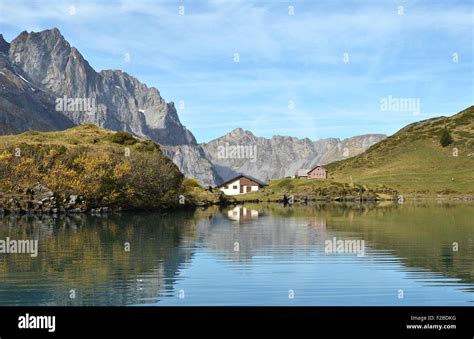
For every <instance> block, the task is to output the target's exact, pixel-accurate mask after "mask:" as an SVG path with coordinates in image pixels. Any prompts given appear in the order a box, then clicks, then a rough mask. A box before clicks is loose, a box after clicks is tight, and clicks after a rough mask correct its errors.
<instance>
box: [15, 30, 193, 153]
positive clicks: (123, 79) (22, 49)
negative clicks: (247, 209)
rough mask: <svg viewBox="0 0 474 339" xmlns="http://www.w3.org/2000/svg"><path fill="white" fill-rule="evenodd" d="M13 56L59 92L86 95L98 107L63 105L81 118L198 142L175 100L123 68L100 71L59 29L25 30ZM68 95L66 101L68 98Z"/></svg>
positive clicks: (39, 82) (166, 140)
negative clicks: (143, 82)
mask: <svg viewBox="0 0 474 339" xmlns="http://www.w3.org/2000/svg"><path fill="white" fill-rule="evenodd" d="M9 57H10V60H15V63H16V64H17V65H18V67H19V68H20V69H21V70H22V72H23V73H24V74H25V76H26V79H27V80H28V81H30V82H31V83H33V84H35V85H36V86H39V87H40V88H42V89H43V90H44V91H46V92H48V93H50V94H51V95H52V96H53V97H54V98H55V100H56V99H57V98H66V100H67V99H73V100H76V99H85V100H89V101H88V102H89V103H94V104H93V105H89V106H91V107H92V106H94V107H93V109H84V107H79V108H80V109H78V107H74V106H72V109H71V107H67V108H64V107H61V108H60V111H61V112H62V114H64V115H65V116H66V117H68V118H69V119H70V120H71V121H73V122H74V123H75V124H85V123H91V124H95V125H98V126H100V127H104V128H108V129H111V130H115V131H127V132H130V133H133V134H136V135H138V136H148V137H150V138H151V139H153V140H155V141H157V142H159V143H161V144H165V145H180V144H196V140H195V139H194V136H193V135H192V133H191V132H189V131H188V130H187V129H186V128H185V127H184V126H183V125H181V122H180V121H179V118H178V115H177V113H176V109H175V107H174V105H173V104H172V103H166V102H165V101H164V100H163V98H162V97H161V96H160V93H159V91H158V90H157V89H156V88H153V87H151V88H148V87H147V86H146V85H145V84H142V83H141V82H140V81H138V80H137V79H136V78H134V77H132V76H130V75H128V74H127V73H125V72H122V71H112V70H106V71H102V72H100V73H97V72H96V71H95V70H94V69H93V68H92V67H91V66H90V65H89V63H88V62H87V61H86V60H85V59H84V58H83V56H82V55H81V54H80V53H79V51H78V50H77V49H76V48H74V47H71V46H70V44H69V43H68V42H67V41H66V40H65V39H64V37H63V36H62V35H61V33H60V32H59V30H58V29H56V28H54V29H50V30H45V31H42V32H38V33H35V32H32V33H27V32H22V33H21V34H20V35H19V36H18V37H17V38H15V39H14V40H13V41H12V42H11V44H10V47H9ZM66 100H64V101H66Z"/></svg>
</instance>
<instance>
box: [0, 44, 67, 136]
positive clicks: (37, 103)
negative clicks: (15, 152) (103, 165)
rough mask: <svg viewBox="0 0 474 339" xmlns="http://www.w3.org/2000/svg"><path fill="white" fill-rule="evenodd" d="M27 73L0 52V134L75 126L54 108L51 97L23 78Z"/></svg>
mask: <svg viewBox="0 0 474 339" xmlns="http://www.w3.org/2000/svg"><path fill="white" fill-rule="evenodd" d="M25 77H26V75H25V74H24V73H23V72H22V71H21V69H19V68H18V67H16V66H15V65H14V64H13V63H12V62H11V61H10V59H9V58H8V56H7V55H6V54H4V53H1V52H0V134H18V133H22V132H25V131H29V130H40V131H53V130H61V129H66V128H70V127H73V126H74V123H73V122H72V121H71V120H70V119H69V118H67V117H66V116H64V115H63V114H61V113H58V112H56V111H55V109H54V98H53V97H52V96H51V95H50V94H49V93H47V92H44V91H43V90H41V89H40V88H39V87H38V86H36V85H34V84H32V83H31V82H29V81H28V80H26V78H25Z"/></svg>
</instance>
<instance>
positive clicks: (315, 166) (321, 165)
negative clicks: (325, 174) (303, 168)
mask: <svg viewBox="0 0 474 339" xmlns="http://www.w3.org/2000/svg"><path fill="white" fill-rule="evenodd" d="M318 167H321V168H322V169H323V170H325V171H327V169H325V168H324V167H323V165H316V166H314V167H313V168H311V169H310V170H309V171H308V173H309V172H312V171H313V170H315V169H316V168H318Z"/></svg>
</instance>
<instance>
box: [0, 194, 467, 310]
mask: <svg viewBox="0 0 474 339" xmlns="http://www.w3.org/2000/svg"><path fill="white" fill-rule="evenodd" d="M473 206H474V204H472V203H456V204H419V203H417V204H414V203H413V204H407V203H406V204H404V205H397V204H384V205H375V204H315V205H308V206H295V205H293V206H287V207H283V206H281V205H278V204H253V205H252V204H248V205H247V204H246V205H242V206H236V207H230V208H223V209H219V208H217V207H212V208H209V209H206V210H201V209H199V210H196V211H194V212H166V213H153V214H144V213H136V214H132V213H123V214H121V215H116V214H111V215H108V216H86V215H81V216H71V217H64V216H62V217H58V218H52V217H47V216H43V217H35V216H22V217H13V216H9V217H4V218H1V219H0V239H6V237H9V238H11V239H37V240H39V244H38V246H39V252H38V257H36V258H31V257H30V256H29V255H27V254H0V305H157V306H158V305H183V306H186V305H471V306H472V305H473V301H474V293H473V292H474V277H473V274H474V262H473V258H474V240H473V239H474V224H473V220H472V207H473ZM332 239H338V240H342V241H346V243H349V244H350V243H351V241H354V244H356V242H355V241H359V243H361V242H362V241H363V243H364V244H365V245H364V246H365V249H364V255H363V256H358V255H356V253H350V252H349V251H348V252H346V253H336V252H333V253H327V251H325V242H326V241H327V240H332ZM126 243H129V244H130V251H129V252H127V251H126V250H125V244H126ZM454 244H456V245H457V251H456V250H453V249H454ZM72 290H74V291H75V294H76V297H75V298H70V295H71V291H72ZM289 290H292V291H293V292H294V297H293V298H289V294H288V291H289ZM399 291H403V298H399V294H400V293H399Z"/></svg>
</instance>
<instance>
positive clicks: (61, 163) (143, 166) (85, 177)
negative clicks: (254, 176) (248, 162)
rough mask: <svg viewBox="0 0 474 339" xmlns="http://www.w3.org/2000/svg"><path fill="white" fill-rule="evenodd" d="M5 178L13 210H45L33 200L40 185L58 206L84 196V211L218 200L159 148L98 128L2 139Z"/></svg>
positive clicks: (1, 187)
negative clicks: (98, 208)
mask: <svg viewBox="0 0 474 339" xmlns="http://www.w3.org/2000/svg"><path fill="white" fill-rule="evenodd" d="M0 178H1V180H0V207H5V206H6V205H8V204H10V205H11V204H13V205H14V206H13V208H14V209H15V207H17V208H18V209H19V208H21V209H28V210H36V207H37V206H31V205H32V204H33V205H34V204H38V205H41V201H35V200H38V199H37V198H35V197H34V196H33V195H34V194H35V189H34V188H35V187H37V186H36V185H37V183H39V184H41V185H43V186H45V187H47V188H48V189H49V190H51V191H52V192H54V196H55V198H56V201H58V204H59V205H60V202H62V201H65V200H67V199H68V197H69V196H70V195H77V196H80V199H79V200H81V201H84V203H83V205H87V206H81V208H82V207H98V206H99V207H100V206H107V207H122V208H137V209H153V208H162V207H174V206H178V205H180V202H183V201H184V202H185V204H190V203H194V202H196V200H197V199H203V198H204V199H209V200H211V199H213V198H215V197H213V196H211V195H210V194H206V193H205V192H203V190H202V189H200V187H199V186H196V185H194V184H193V183H192V182H190V181H189V180H187V179H185V178H184V176H183V174H181V173H180V171H179V170H178V168H177V166H176V165H175V164H174V163H173V162H172V161H171V160H170V159H169V158H168V157H166V156H165V155H163V154H162V153H161V151H160V146H159V145H158V144H156V143H154V142H153V141H151V140H147V139H140V138H135V137H133V136H132V135H130V134H128V133H124V132H112V131H108V130H105V129H102V128H99V127H96V126H94V125H82V126H78V127H75V128H71V129H68V130H65V131H60V132H36V131H30V132H26V133H23V134H19V135H9V136H1V137H0ZM37 190H38V189H37ZM39 191H41V189H39ZM43 191H44V190H43ZM19 193H21V194H22V195H21V197H20V198H19ZM45 194H46V195H45ZM40 195H42V196H47V197H48V194H47V192H46V193H45V192H42V193H41V194H40ZM181 195H183V196H185V199H184V200H183V199H180V196H181ZM12 198H13V199H14V200H15V199H19V200H24V201H17V202H16V201H13V202H12V201H10V200H11V199H12ZM40 200H44V199H40ZM52 200H54V199H52ZM74 200H76V199H74ZM180 200H181V201H180ZM25 204H26V206H24V205H25ZM48 204H50V202H48ZM58 204H56V203H54V202H53V203H51V205H52V208H54V207H59V206H58ZM28 205H30V206H28ZM76 207H77V206H76ZM10 209H11V206H10Z"/></svg>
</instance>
